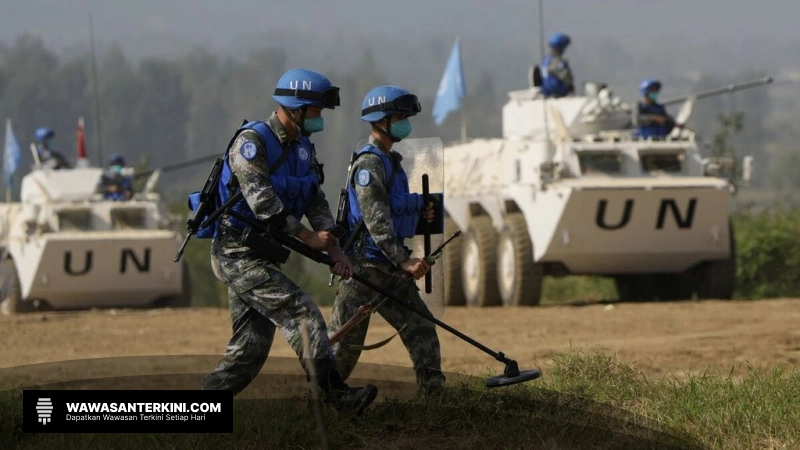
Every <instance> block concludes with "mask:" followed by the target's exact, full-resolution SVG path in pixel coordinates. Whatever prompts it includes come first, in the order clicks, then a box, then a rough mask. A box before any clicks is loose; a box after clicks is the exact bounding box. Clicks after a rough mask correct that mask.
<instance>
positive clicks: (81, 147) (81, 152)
mask: <svg viewBox="0 0 800 450" xmlns="http://www.w3.org/2000/svg"><path fill="white" fill-rule="evenodd" d="M76 135H77V137H78V159H86V141H85V140H84V137H83V117H82V116H81V118H80V119H78V132H77V133H76Z"/></svg>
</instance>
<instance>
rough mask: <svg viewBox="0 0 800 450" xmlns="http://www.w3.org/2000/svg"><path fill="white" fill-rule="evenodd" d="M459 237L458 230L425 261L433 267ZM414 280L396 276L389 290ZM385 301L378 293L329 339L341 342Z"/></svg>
mask: <svg viewBox="0 0 800 450" xmlns="http://www.w3.org/2000/svg"><path fill="white" fill-rule="evenodd" d="M459 235H461V230H458V231H456V232H455V233H453V235H452V236H450V237H449V238H447V240H445V241H444V242H442V243H441V244H439V246H437V247H436V249H435V250H433V251H432V252H431V253H430V254H429V255H428V256H426V257H425V260H426V261H427V262H428V264H430V265H433V264H434V263H435V262H436V260H437V259H438V258H439V256H441V254H442V251H443V250H444V247H445V246H446V245H447V244H449V243H450V241H452V240H453V239H455V238H456V237H458V236H459ZM397 278H399V279H397ZM412 279H413V276H411V274H409V273H408V272H403V273H402V274H399V275H395V276H394V277H392V280H391V283H389V286H387V289H392V290H393V289H395V288H397V287H399V286H401V285H402V284H403V283H407V282H409V281H411V280H412ZM385 301H386V298H385V297H384V296H383V294H381V293H378V294H376V295H375V296H374V297H372V299H371V300H370V301H369V302H367V303H365V304H363V305H361V306H359V307H358V312H357V313H356V315H355V316H353V317H352V318H351V319H350V320H348V321H347V322H346V323H345V324H344V325H342V327H341V328H339V329H338V330H336V333H333V335H332V336H331V337H330V338H329V340H330V342H331V344H335V343H337V342H339V339H341V338H342V336H344V335H345V334H347V332H348V331H350V329H351V328H353V327H354V326H356V325H358V324H359V323H361V322H363V321H364V320H365V319H366V318H367V316H369V315H370V314H372V313H373V312H375V310H377V309H378V307H380V306H381V305H382V304H383V302H385Z"/></svg>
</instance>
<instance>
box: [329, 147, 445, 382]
mask: <svg viewBox="0 0 800 450" xmlns="http://www.w3.org/2000/svg"><path fill="white" fill-rule="evenodd" d="M369 143H370V145H373V146H374V147H376V148H378V149H380V150H381V151H383V152H386V150H385V147H384V146H383V144H381V142H380V141H378V140H377V139H375V138H373V137H370V140H369ZM389 155H390V156H391V157H392V159H393V161H394V164H395V167H398V168H399V167H400V160H401V159H402V156H401V155H400V154H399V153H397V152H390V153H389ZM362 169H365V170H367V171H369V173H370V182H369V183H368V185H367V186H361V185H359V184H358V183H354V184H355V190H356V196H357V198H358V204H359V205H360V206H361V211H362V215H363V217H364V224H365V225H366V229H364V228H362V230H361V235H360V236H359V237H357V238H356V240H355V243H354V244H353V245H354V246H353V249H354V253H353V256H351V257H350V258H351V262H352V263H353V269H354V270H355V271H356V272H357V273H359V274H361V275H363V276H365V277H367V278H368V279H369V280H370V281H372V282H373V283H376V284H378V285H379V286H383V287H386V288H389V290H390V292H392V293H393V294H395V295H396V296H397V297H399V298H400V299H403V300H406V301H408V302H409V303H411V304H412V305H413V306H414V307H416V309H420V310H422V311H426V310H427V306H426V305H425V302H424V301H423V300H422V298H421V297H420V295H419V289H418V288H417V285H416V284H415V283H414V282H413V281H406V282H404V283H403V284H402V285H401V286H399V287H392V285H393V284H395V283H397V280H399V277H400V276H402V274H403V272H404V271H403V270H402V269H401V268H400V263H402V262H404V261H406V260H408V259H409V257H410V256H409V250H408V249H407V248H405V247H404V246H403V245H402V244H401V243H400V241H399V240H398V238H397V235H396V234H395V232H394V229H393V228H392V222H391V220H392V219H391V215H390V211H389V195H388V193H387V191H386V188H385V183H386V182H387V180H385V173H384V167H383V163H382V162H381V160H380V158H378V157H377V156H375V155H371V154H367V155H363V156H361V157H360V158H359V159H358V160H357V161H356V162H355V164H354V166H353V170H352V172H351V173H358V172H359V171H360V170H362ZM351 181H352V180H351ZM367 230H368V232H369V234H370V235H371V236H372V238H373V240H374V241H375V243H376V244H377V245H378V246H379V247H380V248H381V250H382V251H383V253H384V255H385V256H386V257H387V258H388V259H389V261H391V262H378V261H373V260H368V259H366V258H364V257H363V256H362V255H363V250H362V249H361V247H362V246H363V245H364V241H365V237H366V235H367ZM375 294H376V292H375V291H373V290H371V289H370V288H368V287H366V286H364V285H362V284H361V283H358V282H356V281H355V280H353V279H350V280H342V281H340V282H339V285H338V286H337V290H336V301H335V303H334V306H333V311H332V313H331V320H330V325H329V329H330V332H331V335H332V334H333V333H335V332H336V331H337V330H338V329H339V328H340V327H341V326H342V325H344V324H345V323H346V322H347V321H348V320H350V319H351V318H352V317H353V316H355V315H356V313H357V312H358V308H359V306H361V305H363V304H365V303H367V302H369V301H370V300H371V299H372V298H373V297H374V296H375ZM378 313H379V314H380V315H381V316H383V318H384V319H386V321H387V322H388V323H389V324H390V325H391V326H392V327H394V328H395V329H396V330H400V328H402V327H403V325H405V326H406V327H405V328H404V329H403V330H402V331H400V333H399V334H400V338H401V339H402V341H403V345H405V347H406V349H407V350H408V353H409V356H410V357H411V361H412V363H413V365H414V371H415V372H416V375H417V383H418V384H419V385H420V387H422V388H427V387H428V386H430V385H434V386H441V385H442V384H444V381H445V377H444V374H442V372H441V364H442V358H441V351H440V348H439V337H438V335H437V333H436V325H435V324H434V323H433V322H431V321H429V320H427V319H425V318H423V317H422V316H420V315H419V314H417V313H415V312H413V311H411V310H409V309H408V308H404V307H403V306H401V305H398V304H397V303H396V302H394V301H392V300H387V301H386V302H384V303H383V304H382V305H381V307H380V308H379V309H378ZM368 327H369V317H367V319H366V320H364V321H363V322H361V323H360V324H358V325H356V326H355V327H353V328H352V329H350V330H349V331H348V332H347V333H345V334H344V336H342V338H341V340H340V341H339V342H337V343H336V344H335V345H334V350H335V352H336V358H337V360H338V362H339V371H340V372H341V374H342V376H343V377H344V378H345V379H347V377H349V376H350V374H351V373H352V371H353V369H354V368H355V365H356V363H357V362H358V358H359V357H360V356H361V350H358V349H352V348H350V346H351V345H363V344H364V339H365V338H366V335H367V328H368Z"/></svg>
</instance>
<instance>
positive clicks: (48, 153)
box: [33, 127, 72, 170]
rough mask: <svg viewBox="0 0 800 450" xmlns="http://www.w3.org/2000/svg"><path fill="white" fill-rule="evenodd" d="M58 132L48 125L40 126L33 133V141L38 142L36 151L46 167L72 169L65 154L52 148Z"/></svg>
mask: <svg viewBox="0 0 800 450" xmlns="http://www.w3.org/2000/svg"><path fill="white" fill-rule="evenodd" d="M55 135H56V133H55V132H54V131H53V130H51V129H50V128H47V127H39V128H37V129H36V131H35V132H34V133H33V141H34V143H35V144H36V153H37V155H38V156H39V163H40V164H41V167H42V168H44V169H54V170H58V169H70V168H71V167H72V166H70V164H69V162H67V159H66V158H64V155H62V154H61V153H59V152H57V151H55V150H53V149H52V146H51V144H50V143H51V141H52V140H53V138H54V137H55Z"/></svg>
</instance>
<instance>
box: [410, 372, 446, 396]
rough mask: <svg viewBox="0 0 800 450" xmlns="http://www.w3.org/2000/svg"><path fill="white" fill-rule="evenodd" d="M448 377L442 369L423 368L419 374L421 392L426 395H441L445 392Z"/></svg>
mask: <svg viewBox="0 0 800 450" xmlns="http://www.w3.org/2000/svg"><path fill="white" fill-rule="evenodd" d="M445 381H446V378H445V376H444V374H443V373H442V371H441V370H438V369H421V370H420V371H419V373H418V374H417V385H418V386H419V392H420V394H422V395H425V396H441V395H442V394H444V393H445Z"/></svg>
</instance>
